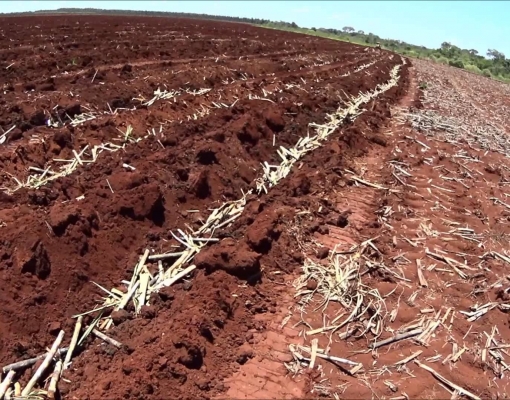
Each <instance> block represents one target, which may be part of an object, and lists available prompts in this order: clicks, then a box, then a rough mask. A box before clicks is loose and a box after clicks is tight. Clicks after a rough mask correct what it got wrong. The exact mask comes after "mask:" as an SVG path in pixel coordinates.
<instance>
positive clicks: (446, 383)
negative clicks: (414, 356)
mask: <svg viewBox="0 0 510 400" xmlns="http://www.w3.org/2000/svg"><path fill="white" fill-rule="evenodd" d="M414 362H415V363H416V365H418V366H419V367H420V368H423V369H424V370H426V371H428V372H430V373H431V374H432V375H434V377H435V378H436V379H437V380H438V381H440V382H442V383H444V384H445V385H447V386H449V387H450V388H451V389H453V390H456V391H457V392H459V393H460V394H462V395H464V396H466V397H469V398H471V399H473V400H482V399H481V398H480V397H478V396H477V395H475V394H473V393H471V392H469V391H467V390H466V389H463V388H461V387H460V386H458V385H456V384H455V383H453V382H450V381H449V380H448V379H446V378H445V377H443V376H442V375H440V374H439V373H437V372H436V371H435V370H433V369H432V368H430V367H429V366H427V365H425V364H422V363H421V362H419V361H418V360H414Z"/></svg>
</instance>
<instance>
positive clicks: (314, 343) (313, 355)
mask: <svg viewBox="0 0 510 400" xmlns="http://www.w3.org/2000/svg"><path fill="white" fill-rule="evenodd" d="M318 345H319V341H318V340H317V339H313V340H312V352H311V356H310V365H309V366H308V368H310V369H313V367H315V359H316V357H317V347H318Z"/></svg>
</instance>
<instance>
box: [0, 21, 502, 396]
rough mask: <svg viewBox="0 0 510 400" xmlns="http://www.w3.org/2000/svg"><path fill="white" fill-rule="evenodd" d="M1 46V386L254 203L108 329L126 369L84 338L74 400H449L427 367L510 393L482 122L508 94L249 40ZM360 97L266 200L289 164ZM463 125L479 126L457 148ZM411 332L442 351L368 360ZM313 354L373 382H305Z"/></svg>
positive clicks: (15, 31) (9, 36)
mask: <svg viewBox="0 0 510 400" xmlns="http://www.w3.org/2000/svg"><path fill="white" fill-rule="evenodd" d="M1 29H2V34H3V35H2V37H1V38H0V40H1V45H0V67H1V68H0V83H1V85H2V86H1V89H2V95H1V97H0V102H1V104H0V107H1V108H0V128H1V129H2V130H0V141H1V144H0V168H1V173H0V187H1V188H2V192H1V194H0V202H1V207H0V208H1V209H0V277H1V279H2V284H1V286H0V300H1V302H2V305H3V307H2V308H1V309H0V363H1V364H2V365H5V364H8V363H11V362H15V361H20V360H23V359H27V358H30V357H34V356H37V355H40V354H43V353H45V352H46V348H47V347H49V346H51V344H52V342H53V341H54V340H55V337H56V335H57V334H58V332H59V331H60V330H61V329H62V330H64V331H65V333H66V334H65V338H64V345H67V344H68V343H69V341H70V339H71V335H72V331H73V329H74V325H75V319H73V318H72V317H73V315H75V314H79V313H83V312H86V311H89V310H92V309H93V308H94V307H97V305H98V304H101V303H102V301H103V300H102V296H104V295H105V293H104V292H103V291H101V289H100V288H99V287H98V286H97V285H94V283H93V282H95V283H97V284H99V285H101V286H103V287H104V288H107V289H108V290H109V289H111V288H115V289H116V290H117V293H120V292H126V289H127V288H126V285H125V284H124V283H123V282H126V281H129V280H130V279H131V276H132V275H133V270H134V268H135V265H136V264H137V262H138V260H139V258H140V255H141V254H143V253H144V251H145V249H148V250H149V251H150V254H151V255H155V254H161V253H167V252H172V251H175V249H176V248H178V247H179V246H180V243H179V242H177V241H176V239H175V238H174V236H173V234H174V233H176V232H178V230H179V229H180V230H182V231H186V232H192V231H194V230H196V229H197V228H198V227H200V226H201V225H202V223H203V222H204V221H205V220H207V218H208V216H209V214H210V212H211V210H212V209H214V208H217V207H219V206H220V205H221V204H223V203H225V202H227V201H232V200H237V199H240V198H241V197H242V196H243V194H244V193H247V192H248V191H250V190H252V194H250V195H248V196H247V197H246V205H245V207H244V211H243V213H242V214H241V216H240V217H239V218H238V219H236V220H233V221H232V222H231V223H230V224H225V226H223V227H222V229H218V230H217V231H215V232H214V238H215V239H218V241H216V242H213V243H212V244H210V245H208V246H206V247H204V248H203V249H202V250H201V251H200V253H198V254H197V255H196V256H195V258H194V260H193V264H194V265H196V269H195V270H194V271H193V272H191V273H189V274H188V275H186V276H184V277H183V278H184V279H181V280H178V281H177V282H175V283H174V284H173V285H171V286H169V287H166V288H164V289H162V290H160V291H159V292H158V293H153V294H152V295H151V297H150V298H149V299H147V300H148V304H149V305H148V306H143V307H142V308H141V310H140V312H135V309H134V306H133V304H132V302H130V303H129V304H128V305H127V306H126V307H125V310H124V311H117V312H114V313H113V315H112V317H113V326H112V327H111V328H110V329H108V330H105V333H107V335H108V336H110V337H111V338H114V339H116V340H117V341H119V342H121V343H122V344H123V345H124V346H123V348H122V349H116V348H115V347H113V346H111V345H110V344H105V343H104V342H102V341H101V340H100V339H98V338H96V337H93V336H89V337H88V338H87V339H86V341H85V342H84V343H83V344H82V345H81V346H80V347H79V349H78V350H77V352H76V354H75V356H74V358H73V362H72V364H71V366H70V367H69V369H68V370H66V371H65V372H64V374H63V377H62V379H61V380H60V382H59V391H60V396H61V397H62V398H66V399H67V398H69V399H96V398H108V399H110V398H111V399H120V398H126V399H128V398H129V399H137V398H140V399H142V398H143V399H162V398H218V399H219V398H253V399H255V398H258V399H260V398H299V397H303V398H304V397H307V398H310V397H319V396H343V397H345V398H369V397H374V398H404V397H402V396H409V398H418V397H420V398H423V397H425V398H445V397H446V396H448V397H451V396H452V393H454V392H455V390H456V389H455V388H452V387H451V385H450V386H449V385H448V384H447V383H444V382H443V383H441V382H439V381H438V379H437V377H434V376H433V375H432V374H431V372H430V371H429V370H426V369H424V368H423V366H426V367H427V368H429V369H430V368H433V369H434V370H435V371H437V372H438V373H440V374H441V375H442V376H443V377H445V378H447V379H448V380H450V381H451V382H453V383H455V384H457V385H458V386H459V388H458V391H461V392H462V390H467V391H469V392H470V393H471V394H472V395H473V396H475V397H476V396H480V397H496V396H497V395H498V394H499V395H503V394H504V393H506V392H507V389H506V386H505V385H506V384H507V375H508V374H507V372H505V368H506V367H505V365H506V361H505V360H506V359H507V358H508V359H509V360H508V362H509V363H510V356H508V355H507V354H506V351H507V350H505V343H506V340H507V339H505V338H508V337H509V336H508V335H509V334H510V329H509V328H508V321H507V316H506V312H507V311H508V309H510V305H508V306H507V301H508V298H509V296H510V295H509V294H508V291H507V288H508V283H507V280H506V278H505V268H507V267H508V264H506V266H505V263H506V262H507V261H505V259H506V257H507V255H506V253H505V246H506V248H508V246H507V244H508V234H509V233H510V231H509V228H508V222H509V221H508V218H509V214H508V212H509V209H510V206H509V205H508V204H510V200H509V199H507V196H508V197H510V189H509V187H508V181H509V178H508V177H509V173H510V170H509V169H508V167H507V166H508V165H509V164H508V160H507V158H506V157H505V156H504V155H503V154H501V153H504V149H506V148H507V147H505V146H507V142H505V140H506V136H505V135H503V134H502V132H504V131H505V130H506V129H508V124H507V121H506V120H505V119H504V118H503V116H502V114H499V115H500V118H499V119H495V118H492V119H491V121H493V124H492V125H493V126H492V125H491V126H490V127H489V126H488V125H487V124H485V125H484V122H483V121H484V119H485V120H486V119H488V118H487V117H490V116H492V114H491V111H490V110H487V109H486V108H485V102H486V100H485V99H489V98H490V99H491V101H492V102H493V106H494V107H501V110H503V109H504V107H508V102H507V98H506V100H505V97H504V96H505V94H504V90H506V89H505V87H504V86H502V85H496V84H494V83H493V82H492V81H489V80H486V81H483V82H481V84H480V85H479V89H480V91H482V93H486V95H483V96H481V95H480V93H479V91H478V90H477V91H475V90H472V88H473V85H472V84H471V83H470V82H471V81H470V79H472V75H470V74H464V75H463V74H460V73H459V72H458V71H456V70H452V69H446V70H445V71H443V70H440V69H437V68H436V67H434V66H430V65H428V64H422V63H416V65H414V66H413V67H411V65H412V64H411V62H410V61H407V62H406V61H405V60H403V59H402V58H401V57H400V56H397V55H395V54H392V53H389V52H385V51H378V50H372V49H370V50H365V49H364V48H362V47H357V46H353V45H350V44H347V43H342V42H336V41H330V40H324V39H319V38H315V37H309V36H304V35H298V34H292V33H285V32H280V31H273V30H265V29H262V28H256V27H252V26H249V25H242V24H232V23H221V22H204V21H194V20H178V19H160V18H131V17H130V18H127V17H98V16H94V17H87V16H45V17H37V18H4V19H3V20H2V21H1ZM395 71H398V75H397V77H396V79H394V78H395V75H394V72H395ZM476 79H481V78H476ZM445 80H446V81H445ZM393 81H394V83H396V84H395V85H394V86H391V87H390V86H388V87H387V90H386V91H382V92H377V91H376V90H378V89H377V88H380V87H381V86H378V85H382V84H384V83H387V82H393ZM421 81H425V82H427V85H426V88H425V90H424V91H423V92H422V91H420V90H419V88H418V86H419V83H420V82H421ZM446 82H448V84H447V83H446ZM450 83H451V84H450ZM420 86H421V87H425V86H424V85H420ZM489 88H492V89H491V91H492V96H489V93H488V92H487V91H488V90H489ZM496 90H499V92H498V93H500V95H498V96H499V97H498V96H495V95H494V92H495V91H496ZM158 93H159V94H158ZM366 93H369V94H370V93H377V95H374V96H373V97H370V99H369V100H367V102H366V103H365V104H362V105H361V106H356V107H355V108H356V110H355V111H353V112H352V113H350V114H347V115H346V116H345V117H342V119H341V120H340V122H339V123H338V124H337V125H335V126H336V129H335V130H334V131H333V133H332V134H331V135H330V136H329V137H328V140H326V141H324V142H322V146H321V147H319V148H317V149H316V150H314V151H313V152H312V153H309V154H306V155H305V156H303V157H301V158H300V159H299V160H298V161H297V162H296V163H295V164H294V166H293V168H292V170H291V172H290V173H289V174H288V175H287V177H286V178H285V179H282V180H281V181H280V182H279V183H278V184H277V185H276V186H274V187H272V188H270V189H269V191H268V193H267V194H265V193H263V194H260V195H259V194H256V193H257V191H256V190H255V188H256V182H257V178H260V176H261V175H262V173H263V167H262V164H263V163H267V164H268V165H270V166H272V165H273V166H274V165H277V164H279V163H280V161H281V160H280V157H279V155H278V151H280V150H279V146H283V147H284V148H287V149H288V148H292V147H294V146H295V145H296V143H298V141H299V140H300V138H302V137H306V136H307V135H311V136H313V135H314V134H315V132H316V130H317V129H320V128H318V127H317V125H314V124H318V125H319V126H326V125H328V124H331V123H332V122H331V121H333V120H334V118H333V117H331V116H332V115H339V114H338V113H339V112H340V111H339V110H342V109H344V108H347V107H349V105H348V104H347V101H348V100H352V99H355V98H360V96H363V95H364V94H366ZM507 93H508V92H507ZM442 94H444V95H445V96H450V97H446V98H447V101H445V97H444V96H443V95H442ZM484 96H485V97H484ZM505 101H506V103H505ZM452 105H455V106H457V109H458V111H459V113H460V114H459V115H455V114H454V113H452V112H450V115H449V118H450V119H448V120H444V119H441V118H444V116H443V117H442V115H444V114H447V113H448V112H449V110H450V108H451V107H452ZM496 105H497V106H496ZM493 106H491V107H493ZM448 107H450V108H448ZM473 109H474V110H476V111H472V112H471V110H473ZM430 110H432V111H430ZM430 112H433V113H434V114H432V115H431V114H430ZM335 113H337V114H335ZM466 113H468V114H469V115H467V114H466ZM427 118H428V119H427ZM453 118H457V119H456V120H455V121H453V120H452V119H453ZM469 118H471V119H469ZM424 121H425V122H424ZM427 121H428V122H427ZM473 121H475V122H477V123H478V124H479V125H480V129H478V130H477V131H476V132H475V133H473V134H469V133H466V132H464V130H465V129H469V127H470V126H472V122H473ZM441 123H442V125H441ZM438 124H439V125H440V126H439V125H438ZM452 124H457V125H459V126H463V127H464V129H461V128H455V129H457V130H456V131H454V132H453V133H452V129H453V128H451V127H447V130H448V129H449V131H448V132H446V134H445V133H444V131H441V129H443V130H444V128H445V125H452ZM462 124H464V125H462ZM457 125H456V126H457ZM413 126H414V128H413ZM434 127H435V128H434ZM452 135H453V136H452ZM487 137H490V138H491V139H490V140H489V142H490V143H489V142H488V141H487V140H488V139H486V138H487ZM477 138H478V139H477ZM484 138H485V139H484ZM452 142H454V143H452ZM480 146H485V147H483V148H482V149H480ZM487 146H489V147H487ZM277 150H278V151H277ZM498 151H499V152H500V153H498ZM73 160H74V161H73ZM92 160H94V161H92ZM70 163H71V164H72V165H74V166H75V167H74V168H72V170H71V169H69V173H67V175H66V176H60V175H62V174H61V172H62V171H64V170H65V168H67V166H68V165H69V164H70ZM505 185H506V186H505ZM495 199H496V200H495ZM368 239H371V241H370V242H369V244H365V245H364V246H362V249H363V252H361V253H360V252H358V253H356V250H354V252H353V251H352V246H355V245H359V244H361V243H362V242H366V241H367V240H368ZM505 243H506V245H505ZM426 249H428V251H426ZM358 250H359V248H358ZM432 253H433V254H434V255H435V256H432V255H430V254H432ZM445 257H448V258H445ZM310 260H313V263H314V265H316V266H320V267H317V268H316V269H315V270H313V271H315V272H313V271H311V270H310V268H309V267H306V266H307V265H308V266H309V265H310V262H311V261H310ZM335 260H337V265H336V267H335V266H334V261H335ZM417 260H418V262H417ZM452 260H453V261H452ZM509 261H510V259H509ZM417 265H418V266H417ZM146 267H147V270H148V271H149V272H150V273H151V274H157V273H158V268H159V267H161V268H163V269H165V268H167V267H168V265H167V260H163V262H162V263H161V265H158V262H157V261H151V260H149V261H148V262H147V264H146ZM306 268H308V269H306ZM335 268H336V269H335ZM346 268H350V269H349V271H350V272H349V273H347V270H346ZM418 268H421V269H420V271H421V275H423V276H421V277H422V281H421V285H420V280H419V277H418ZM318 271H319V272H318ZM320 271H322V272H320ZM324 271H325V272H324ZM314 274H315V275H314ZM317 274H319V275H317ZM321 274H322V275H321ZM342 274H343V275H342ZM349 274H351V275H349ZM342 276H344V278H345V279H342V278H341V277H342ZM332 277H333V278H332ZM322 278H324V279H322ZM331 279H333V280H331ZM424 280H425V281H426V282H424ZM335 282H336V283H335ZM355 284H356V285H360V284H361V286H353V285H355ZM325 288H327V289H325ZM360 289H361V291H360ZM356 293H364V297H363V298H361V297H360V296H357V295H356ZM324 296H326V298H325V297H324ZM324 300H329V302H324ZM487 304H489V305H488V306H487ZM354 307H356V308H357V310H356V309H355V308H354ZM472 307H475V308H474V310H472V309H471V308H472ZM477 307H478V308H477ZM484 307H485V308H484ZM486 308H489V309H487V310H486ZM477 310H478V313H481V315H478V314H476V313H477ZM479 310H482V311H479ZM484 310H486V311H484ZM353 311H355V312H353ZM462 311H464V312H467V313H473V314H469V315H468V316H466V315H465V314H462V313H461V312H462ZM109 312H110V310H108V311H107V313H106V314H104V315H103V316H108V313H109ZM484 312H485V313H484ZM472 315H474V317H473V316H472ZM95 316H96V314H90V315H86V316H85V318H84V323H85V324H86V325H87V324H90V323H91V322H92V320H93V318H94V317H95ZM468 318H471V320H468ZM343 321H347V322H345V324H343V325H341V324H342V323H343ZM406 324H407V325H408V328H403V326H404V325H406ZM413 325H414V326H413ZM322 327H325V329H323V331H321V332H312V333H310V332H309V331H313V330H316V329H318V328H322ZM494 327H496V328H494ZM406 329H407V330H408V331H409V330H413V329H414V330H416V329H421V330H423V331H425V333H428V332H429V331H430V335H428V336H425V337H423V338H421V339H422V340H421V342H417V341H416V339H417V336H413V337H412V338H411V339H407V340H403V341H399V342H397V343H396V344H392V345H391V346H389V345H386V346H381V347H380V348H378V349H377V350H374V351H370V350H369V347H370V346H373V344H374V343H377V342H379V341H380V340H384V339H386V338H388V337H391V336H392V335H396V334H398V333H399V332H400V331H406ZM487 335H488V336H489V337H492V339H490V340H489V339H487ZM313 339H318V341H317V347H318V348H319V353H320V352H321V351H322V350H324V352H325V354H328V355H331V356H337V357H342V358H348V359H350V360H351V363H361V364H362V368H358V370H355V371H354V372H349V371H352V367H353V365H352V364H351V365H347V366H346V364H338V363H336V364H332V363H330V362H329V361H327V360H324V359H322V358H320V357H318V358H317V359H316V360H315V367H314V368H313V369H311V368H309V361H307V360H306V359H304V358H300V357H299V354H301V353H302V355H304V357H310V354H308V353H306V346H310V345H311V344H312V342H311V340H313ZM298 344H300V345H304V346H305V349H303V348H302V347H301V348H300V347H292V346H291V347H292V348H293V349H294V353H292V352H291V351H290V350H289V345H298ZM314 346H315V342H314ZM367 350H369V351H368V352H367ZM420 350H421V351H422V353H420V354H418V355H416V356H415V358H414V359H412V360H410V361H409V362H404V363H400V364H397V365H395V363H397V362H398V361H399V360H402V359H404V358H406V357H408V356H410V355H413V354H415V353H416V352H417V351H420ZM484 350H485V351H484ZM483 354H485V355H484V356H483ZM449 355H450V358H449V359H446V361H445V358H446V357H448V356H449ZM482 356H483V360H482ZM415 361H418V362H419V363H420V364H417V363H415ZM37 366H38V364H36V365H35V367H33V368H28V369H26V370H20V371H18V372H17V373H16V375H15V377H14V380H15V381H16V382H19V383H20V384H21V386H22V387H24V385H25V384H26V383H27V382H28V380H29V379H30V377H31V375H32V374H33V373H34V371H35V368H37ZM441 385H443V386H441ZM37 387H43V388H44V387H45V384H44V382H43V381H42V380H41V381H40V382H39V385H38V386H37ZM448 391H449V392H450V393H449V392H448ZM457 394H458V393H457ZM461 394H462V393H461Z"/></svg>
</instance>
